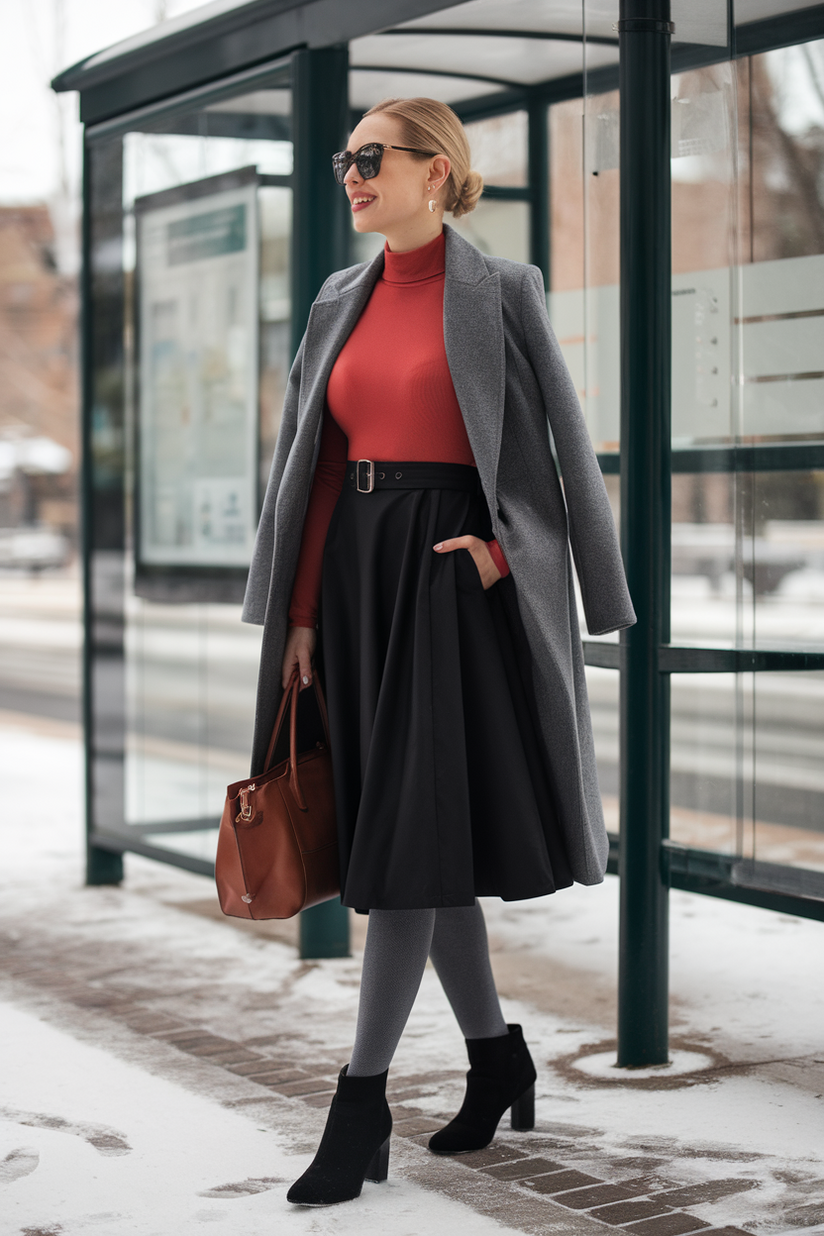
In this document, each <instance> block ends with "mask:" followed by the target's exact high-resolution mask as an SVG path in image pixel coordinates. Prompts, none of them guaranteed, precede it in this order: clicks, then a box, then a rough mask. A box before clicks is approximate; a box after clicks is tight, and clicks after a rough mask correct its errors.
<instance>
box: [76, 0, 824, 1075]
mask: <svg viewBox="0 0 824 1236" xmlns="http://www.w3.org/2000/svg"><path fill="white" fill-rule="evenodd" d="M54 87H55V89H57V90H76V91H79V94H80V108H81V117H82V120H83V122H84V126H85V128H84V133H85V137H84V152H85V164H84V167H85V171H84V189H83V192H84V201H83V208H84V209H83V259H84V260H83V447H84V461H83V527H84V587H85V657H84V684H85V715H84V719H85V734H86V751H87V765H86V767H87V814H88V880H89V882H90V883H111V882H116V881H118V880H119V879H120V878H121V876H122V864H123V855H124V853H127V852H133V853H138V854H143V855H146V856H148V857H150V858H154V859H158V860H160V861H163V862H168V863H173V864H176V865H178V866H181V867H184V868H187V869H189V870H191V871H195V872H201V873H203V874H206V875H209V874H211V872H212V870H213V859H214V851H215V843H216V836H217V824H218V820H219V816H220V810H221V806H222V800H223V794H224V791H225V786H226V783H227V782H228V781H232V780H236V779H237V778H238V777H240V776H243V775H244V774H245V772H246V769H247V764H246V761H247V758H248V751H249V746H250V737H251V722H252V715H253V702H254V688H255V677H256V666H257V655H258V648H259V635H260V632H259V629H258V628H255V627H250V626H244V625H242V624H241V623H240V621H239V603H240V599H241V597H242V594H243V588H244V582H245V577H246V570H247V567H248V563H249V559H250V554H251V548H252V540H253V536H254V530H255V524H256V520H257V516H258V510H259V505H258V504H259V501H260V498H261V494H262V491H263V488H264V486H265V481H266V476H267V472H268V467H269V463H270V460H271V455H272V451H273V447H274V442H275V438H276V435H277V430H278V425H279V417H280V410H281V403H282V398H283V392H284V385H285V381H286V376H287V373H288V370H289V365H290V362H291V358H292V356H293V355H294V352H295V350H296V347H297V344H298V342H299V340H300V338H301V336H302V333H303V330H304V327H305V323H306V319H307V316H308V311H309V307H310V305H311V303H312V300H313V298H314V296H315V295H316V293H317V291H318V289H319V287H320V285H321V283H322V282H323V280H324V278H325V277H326V276H327V275H328V274H329V273H330V272H331V271H333V270H335V269H339V268H340V267H342V266H345V265H347V264H349V263H351V262H356V261H360V260H363V259H365V258H368V257H370V256H371V255H372V254H373V253H374V252H376V247H379V246H380V245H382V243H383V239H382V237H375V236H363V237H359V236H357V235H355V234H353V233H352V232H351V231H350V230H349V225H348V222H347V212H346V202H345V198H344V195H343V194H342V192H341V191H340V189H339V188H338V187H337V186H336V185H335V184H334V181H333V178H332V176H331V169H330V155H331V154H332V152H333V151H335V150H339V149H342V148H344V147H345V145H346V140H347V135H348V132H349V130H350V128H351V127H352V126H353V125H354V124H355V123H356V121H357V119H358V118H359V117H360V115H361V114H362V113H363V111H364V110H365V109H366V108H368V107H370V106H371V105H372V104H374V103H376V102H378V101H379V100H380V99H381V98H384V97H386V96H388V95H394V96H399V95H401V96H402V95H418V94H424V95H430V96H433V97H436V98H439V99H442V100H444V101H445V102H447V103H449V104H450V105H451V106H453V107H454V108H455V110H456V111H457V112H458V113H459V114H460V115H461V117H462V118H463V120H464V122H465V123H466V125H467V128H468V132H469V136H470V140H471V143H472V148H473V155H474V166H475V167H476V168H477V169H478V170H479V171H480V172H481V173H482V175H483V176H484V180H485V189H484V194H483V197H482V199H481V201H480V203H479V206H478V208H477V209H476V211H475V212H474V213H473V214H471V215H470V216H468V217H467V218H466V219H464V220H461V221H460V222H459V223H458V224H457V225H456V226H457V227H458V228H459V229H460V230H461V231H462V232H463V234H464V235H465V236H466V237H467V238H468V239H469V240H471V241H472V242H473V243H474V244H476V245H478V246H479V247H480V248H481V249H482V250H484V251H487V252H490V253H494V254H498V255H501V256H505V257H510V258H515V259H517V260H519V261H527V262H532V263H535V264H536V265H538V266H539V267H540V269H541V270H542V272H543V275H544V280H545V285H546V290H547V303H548V308H549V315H550V319H551V321H552V323H553V326H554V329H555V332H556V334H557V336H558V339H559V341H560V344H561V346H562V348H563V350H564V354H565V356H566V359H567V362H568V364H569V367H570V369H571V372H572V374H573V376H574V378H575V382H576V386H577V389H578V393H579V397H580V400H581V405H582V408H583V410H584V414H585V416H586V420H587V423H588V426H589V429H590V432H591V435H592V438H593V442H594V444H595V447H596V451H597V453H598V457H599V460H600V462H601V466H602V469H603V472H604V476H605V479H606V482H607V486H608V490H609V493H610V495H611V498H612V501H613V504H614V510H615V516H616V520H617V521H618V523H619V525H620V528H621V536H622V546H623V551H624V556H625V561H626V566H627V572H628V576H629V582H630V588H631V591H632V595H633V599H634V602H635V606H636V610H637V612H638V617H639V621H638V623H637V625H636V626H635V627H633V628H631V629H630V630H628V631H626V632H622V633H621V637H620V639H619V638H618V637H617V636H612V637H605V638H601V639H592V638H586V639H585V654H586V661H587V667H588V670H587V672H588V675H589V688H590V698H591V703H592V709H593V722H594V729H595V737H596V747H597V753H598V760H599V769H600V777H601V785H602V790H603V793H604V800H605V808H606V813H607V818H608V821H609V826H610V830H611V838H612V850H611V857H610V870H611V871H612V872H613V873H615V872H617V873H618V874H619V875H620V878H621V916H620V918H621V921H620V965H619V1028H618V1029H619V1045H618V1063H619V1064H622V1065H644V1064H654V1063H661V1062H663V1061H666V1059H667V1041H668V1040H667V1035H668V1023H667V995H668V984H667V952H668V944H667V895H668V890H669V889H670V888H678V889H686V890H690V891H692V892H698V893H703V894H707V895H710V896H715V897H724V898H729V899H732V900H735V901H740V902H747V903H750V904H753V905H758V906H762V907H765V908H768V909H772V910H776V911H783V912H786V913H791V914H798V915H804V916H808V917H812V918H817V919H824V772H822V768H824V760H823V759H822V755H824V605H823V604H822V602H824V4H820V3H808V4H804V3H802V2H801V0H673V2H672V3H671V4H670V2H669V0H620V2H619V0H463V2H462V3H457V4H455V3H446V2H445V0H349V2H348V3H345V4H341V3H337V2H336V0H252V2H250V3H245V4H243V3H242V4H238V5H236V6H235V7H229V6H227V4H225V3H224V2H223V0H215V2H214V3H211V4H207V5H206V6H204V7H203V8H200V9H197V10H194V11H193V12H191V13H189V14H186V15H185V16H183V17H180V18H177V19H174V20H171V21H168V22H165V23H164V24H162V25H160V26H159V27H156V28H155V29H153V30H151V31H148V32H146V33H144V34H141V35H138V36H135V37H134V38H132V39H129V40H127V41H125V42H123V43H121V44H119V45H118V46H116V47H113V48H110V49H107V50H105V51H102V52H100V53H98V54H96V55H94V56H91V57H90V58H88V59H86V60H85V61H83V62H82V63H81V64H79V65H77V66H75V67H73V68H70V69H68V70H66V71H65V72H63V73H61V74H60V76H59V77H58V78H57V79H56V80H55V82H54ZM496 535H498V533H497V530H496ZM500 539H501V541H502V544H503V545H504V547H505V545H506V530H505V529H503V532H502V533H501V534H500ZM346 922H347V920H346V914H345V912H342V909H341V907H340V906H339V905H338V906H336V905H335V904H334V903H330V904H328V905H326V906H321V907H317V908H316V909H315V910H313V911H310V912H309V913H308V914H306V915H304V916H303V922H302V942H303V950H304V953H305V955H315V956H317V955H327V956H328V955H335V954H342V953H345V952H347V950H348V937H347V931H346Z"/></svg>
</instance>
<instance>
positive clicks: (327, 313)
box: [298, 250, 383, 437]
mask: <svg viewBox="0 0 824 1236" xmlns="http://www.w3.org/2000/svg"><path fill="white" fill-rule="evenodd" d="M382 271H383V251H382V250H381V252H380V253H378V254H376V256H375V257H374V258H373V259H372V261H371V262H369V263H368V264H367V265H366V266H364V267H362V268H361V269H360V270H359V271H358V272H357V273H356V274H354V275H353V276H352V279H351V280H350V282H348V283H345V284H343V285H342V286H341V287H339V288H337V289H336V290H335V292H334V293H332V294H330V295H328V297H327V298H324V299H322V300H316V301H315V302H314V304H313V305H312V309H311V311H310V313H309V321H308V323H307V325H306V342H305V344H304V351H303V376H302V379H301V386H300V401H299V405H298V432H300V431H301V430H302V431H303V432H304V433H306V432H312V433H313V435H314V436H316V437H317V435H318V434H319V432H320V425H321V414H322V411H323V404H324V400H325V398H326V384H327V382H328V381H329V374H330V373H331V372H332V366H333V365H334V363H335V361H336V360H337V359H338V355H339V353H340V351H341V348H342V347H343V345H344V344H345V343H346V340H347V339H348V338H349V336H350V335H351V333H352V331H353V329H354V326H355V323H356V322H357V320H358V318H359V317H360V315H361V313H362V312H363V308H364V306H365V304H366V302H367V301H368V300H369V297H370V296H371V294H372V289H373V288H374V286H375V284H376V283H377V281H378V279H379V278H380V275H381V272H382Z"/></svg>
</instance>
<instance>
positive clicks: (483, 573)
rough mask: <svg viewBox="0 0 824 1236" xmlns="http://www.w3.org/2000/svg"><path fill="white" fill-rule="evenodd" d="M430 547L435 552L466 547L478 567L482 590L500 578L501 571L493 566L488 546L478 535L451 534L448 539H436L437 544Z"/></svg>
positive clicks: (446, 551)
mask: <svg viewBox="0 0 824 1236" xmlns="http://www.w3.org/2000/svg"><path fill="white" fill-rule="evenodd" d="M432 548H433V549H434V550H436V551H437V553H448V552H449V550H451V549H468V550H469V552H470V554H471V555H472V557H473V558H474V559H475V566H476V567H477V568H478V574H479V575H480V577H481V583H482V584H483V586H484V591H486V589H487V588H491V587H492V585H493V584H497V582H498V580H499V579H500V578H501V572H500V571H499V570H498V568H497V567H496V566H495V562H494V560H493V557H492V554H491V553H490V552H489V546H488V545H487V543H486V541H482V540H481V538H480V537H479V536H453V537H451V538H450V539H449V540H448V541H438V544H437V545H433V546H432Z"/></svg>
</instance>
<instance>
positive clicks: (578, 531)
mask: <svg viewBox="0 0 824 1236" xmlns="http://www.w3.org/2000/svg"><path fill="white" fill-rule="evenodd" d="M444 230H445V232H446V273H445V281H444V302H443V317H444V340H445V344H446V356H447V361H448V364H449V370H450V373H451V375H452V381H453V384H454V387H455V393H456V395H457V399H458V403H459V405H460V409H461V413H462V415H463V418H464V423H465V425H466V431H467V435H468V437H469V442H470V445H471V447H472V450H473V453H474V456H475V462H476V464H477V467H478V473H479V476H480V481H481V485H482V488H483V492H484V495H485V497H486V500H487V503H488V506H489V512H490V517H491V520H492V527H493V530H494V533H495V536H496V537H497V539H498V541H499V543H500V545H501V548H502V550H503V552H504V555H505V557H506V560H507V562H508V563H509V566H510V570H511V573H512V579H513V581H514V584H515V589H516V595H517V600H518V608H519V611H520V614H521V618H522V621H523V626H524V630H525V632H526V635H527V638H528V640H529V646H530V651H531V659H532V667H533V684H534V689H535V696H536V699H537V703H538V710H539V714H540V720H541V726H542V730H543V737H544V740H545V747H546V759H547V763H548V766H549V769H550V774H551V778H552V781H553V784H554V786H555V789H556V795H557V806H558V815H559V819H560V822H561V826H562V828H563V830H564V836H565V841H566V846H567V851H568V854H569V860H570V866H571V870H572V874H573V877H574V878H575V879H576V880H577V881H578V882H579V883H581V884H598V883H600V882H601V881H602V880H603V878H604V872H605V870H606V861H607V851H608V841H607V835H606V830H605V827H604V818H603V811H602V806H601V796H600V792H599V788H598V776H597V771H596V766H595V750H594V745H593V738H592V726H591V721H590V713H589V703H588V699H587V690H586V680H585V677H584V660H583V649H582V646H581V637H580V632H579V627H578V616H577V609H576V604H575V594H574V589H573V578H572V558H573V557H574V562H575V567H576V568H577V572H578V579H579V581H580V585H581V594H582V598H583V604H584V611H585V614H586V621H587V626H588V628H589V631H590V633H591V634H592V635H602V634H605V633H606V632H608V631H615V630H618V629H619V628H621V627H627V626H631V625H632V624H633V623H634V622H635V613H634V611H633V608H632V602H631V600H630V596H629V592H628V590H627V584H626V578H625V576H624V568H623V563H622V560H621V554H620V550H619V546H618V539H617V536H616V532H615V525H614V522H613V517H612V512H611V510H610V506H609V501H608V499H607V494H606V489H605V487H604V482H603V478H602V476H601V471H600V468H599V466H598V462H597V459H596V457H595V453H594V451H593V448H592V445H591V442H590V438H589V434H588V432H587V429H586V425H585V423H584V418H583V416H582V414H581V408H580V405H579V403H578V397H577V395H576V392H575V387H574V385H573V382H572V378H571V376H570V373H569V370H568V369H567V366H566V362H565V361H564V359H563V356H562V354H561V350H560V348H559V346H558V342H557V339H556V337H555V333H554V331H553V329H552V326H551V325H550V322H549V319H548V317H547V310H546V300H545V296H544V285H543V277H542V275H541V272H540V270H539V269H538V267H536V266H527V265H524V264H523V263H521V262H514V261H510V260H508V259H505V258H496V257H488V256H487V255H486V254H483V253H481V252H480V251H479V250H478V249H476V248H475V247H474V246H473V245H471V244H469V242H468V241H466V240H464V239H463V237H462V236H460V235H459V233H457V232H456V231H455V230H454V229H453V228H451V227H449V226H445V228H444ZM383 264H384V258H383V253H382V252H381V253H379V254H378V255H377V256H376V257H375V258H373V259H372V260H371V261H369V262H364V263H361V264H359V265H357V266H352V267H349V268H348V269H346V270H341V271H338V272H336V273H335V274H333V275H330V277H329V278H328V279H327V280H326V282H325V283H324V285H323V287H322V288H321V290H320V292H319V294H318V297H317V299H316V301H315V303H314V304H313V305H312V309H311V312H310V314H309V321H308V324H307V327H306V334H305V335H304V338H303V342H302V343H301V346H300V348H299V350H298V354H297V356H296V357H295V361H294V364H293V366H292V370H291V372H290V374H289V381H288V386H287V391H286V397H285V401H284V406H283V418H282V421H281V425H280V430H279V433H278V438H277V443H276V446H275V454H274V459H273V461H272V470H271V474H270V477H269V483H268V487H267V490H266V496H265V500H264V503H263V511H262V514H261V518H260V525H259V527H258V532H257V539H256V542H255V547H254V554H253V558H252V564H251V568H250V571H249V581H248V585H247V589H246V598H245V602H244V607H243V620H244V621H245V622H252V623H262V624H263V627H264V631H263V645H262V653H261V662H260V674H259V679H258V692H257V708H256V717H255V736H254V744H253V752H252V770H251V772H252V775H256V774H257V773H259V772H260V771H261V767H262V764H263V761H264V758H265V752H266V746H267V743H268V740H269V737H270V734H271V731H272V725H273V722H274V718H275V714H276V712H277V709H278V706H279V704H280V700H281V696H282V692H283V688H282V686H281V664H282V661H283V652H284V648H285V644H286V634H287V627H288V609H289V603H290V600H291V593H292V585H293V581H294V576H295V570H296V566H297V559H298V552H299V550H300V543H301V537H302V532H303V522H304V518H305V514H306V507H307V503H308V499H309V491H310V488H311V485H312V480H313V476H314V471H315V464H316V462H317V457H318V448H319V445H320V433H321V426H322V419H323V408H324V402H325V396H326V384H327V380H328V378H329V374H330V371H331V369H332V366H333V364H334V362H335V360H336V358H337V356H338V353H339V352H340V350H341V348H342V346H343V344H344V343H345V342H346V339H347V338H348V336H349V334H350V332H351V330H352V328H353V327H354V325H355V323H356V321H357V320H358V317H359V316H360V313H361V311H362V310H363V307H364V305H365V304H366V302H367V300H368V299H369V295H370V293H371V291H372V288H373V287H374V285H375V282H376V281H377V279H378V278H379V276H380V274H381V272H382V270H383ZM548 429H551V435H552V439H553V440H554V443H555V452H556V454H557V459H558V462H559V465H560V471H561V474H562V476H563V489H562V487H561V483H560V480H559V475H558V470H557V468H556V464H555V459H554V457H553V452H552V449H551V446H550V433H549V432H548ZM570 546H571V549H572V554H570ZM494 586H495V585H494V584H493V585H492V587H494ZM333 754H334V753H333ZM504 823H505V822H504Z"/></svg>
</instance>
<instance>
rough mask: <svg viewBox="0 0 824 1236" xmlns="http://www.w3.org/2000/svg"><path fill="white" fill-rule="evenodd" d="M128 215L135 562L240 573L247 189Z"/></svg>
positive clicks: (246, 485)
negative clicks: (134, 233) (133, 320)
mask: <svg viewBox="0 0 824 1236" xmlns="http://www.w3.org/2000/svg"><path fill="white" fill-rule="evenodd" d="M190 189H191V190H192V195H191V197H189V198H188V199H186V198H184V200H180V195H178V198H177V200H175V201H173V202H172V203H170V204H164V203H163V197H162V195H158V196H159V197H160V199H161V200H160V202H159V203H158V204H157V205H155V206H153V205H152V203H151V201H146V202H145V206H144V207H143V208H139V209H138V215H137V219H138V280H139V309H138V312H139V362H140V371H139V410H138V440H139V448H138V449H139V478H138V493H139V560H140V562H141V564H146V565H152V564H154V565H158V566H159V565H163V566H170V565H171V566H173V565H179V566H186V567H197V566H204V567H244V566H248V564H249V561H250V559H251V553H252V543H253V538H254V532H255V520H256V514H257V509H256V502H257V482H256V469H257V442H258V413H257V403H258V235H257V233H258V225H257V200H256V185H255V184H254V183H250V184H246V185H242V186H240V187H236V188H228V189H225V190H224V191H222V192H215V193H212V194H207V195H204V194H203V186H190Z"/></svg>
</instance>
